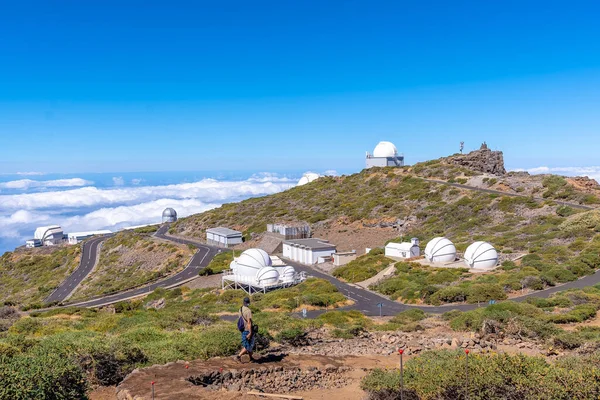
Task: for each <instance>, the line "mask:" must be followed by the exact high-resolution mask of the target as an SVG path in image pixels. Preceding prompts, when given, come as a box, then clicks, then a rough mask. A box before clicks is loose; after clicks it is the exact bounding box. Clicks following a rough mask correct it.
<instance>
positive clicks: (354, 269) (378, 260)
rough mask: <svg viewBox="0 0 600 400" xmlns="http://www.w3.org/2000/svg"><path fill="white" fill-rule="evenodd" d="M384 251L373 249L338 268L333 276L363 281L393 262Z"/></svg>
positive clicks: (352, 280)
mask: <svg viewBox="0 0 600 400" xmlns="http://www.w3.org/2000/svg"><path fill="white" fill-rule="evenodd" d="M382 253H383V250H382V249H373V250H371V252H369V253H367V254H365V255H363V256H360V257H358V258H357V259H355V260H353V261H350V262H349V263H348V264H346V265H343V266H341V267H338V268H336V269H335V270H334V271H333V276H335V277H337V278H341V279H344V280H345V281H348V282H362V281H364V280H366V279H369V278H371V277H373V276H375V275H377V274H378V273H379V272H381V271H383V270H384V269H386V268H387V267H388V266H389V265H390V263H391V262H392V260H390V259H389V258H387V257H385V256H384V255H383V254H382Z"/></svg>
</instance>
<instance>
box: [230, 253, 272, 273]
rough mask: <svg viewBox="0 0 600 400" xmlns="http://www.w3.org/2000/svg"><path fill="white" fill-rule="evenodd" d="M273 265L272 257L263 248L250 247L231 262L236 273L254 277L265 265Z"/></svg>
mask: <svg viewBox="0 0 600 400" xmlns="http://www.w3.org/2000/svg"><path fill="white" fill-rule="evenodd" d="M271 265H272V261H271V257H269V255H268V254H267V252H266V251H264V250H262V249H248V250H246V251H244V252H243V253H242V255H241V256H239V257H238V258H236V259H235V260H234V261H233V262H232V263H231V269H232V270H233V273H234V274H236V275H244V276H248V277H252V276H255V275H256V272H257V271H258V270H260V269H261V268H264V267H270V266H271Z"/></svg>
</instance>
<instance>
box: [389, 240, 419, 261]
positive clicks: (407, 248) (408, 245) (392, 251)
mask: <svg viewBox="0 0 600 400" xmlns="http://www.w3.org/2000/svg"><path fill="white" fill-rule="evenodd" d="M420 254H421V249H420V248H419V239H417V238H412V239H411V241H410V242H404V243H388V244H386V245H385V256H386V257H393V258H413V257H418V256H419V255H420Z"/></svg>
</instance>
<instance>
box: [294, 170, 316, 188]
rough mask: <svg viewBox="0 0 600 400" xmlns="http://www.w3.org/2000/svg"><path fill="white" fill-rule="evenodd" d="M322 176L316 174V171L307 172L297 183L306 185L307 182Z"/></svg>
mask: <svg viewBox="0 0 600 400" xmlns="http://www.w3.org/2000/svg"><path fill="white" fill-rule="evenodd" d="M320 177H321V175H319V174H315V173H314V172H305V173H304V175H302V178H300V180H299V181H298V183H297V184H296V186H302V185H306V184H307V183H310V182H312V181H314V180H317V179H319V178H320Z"/></svg>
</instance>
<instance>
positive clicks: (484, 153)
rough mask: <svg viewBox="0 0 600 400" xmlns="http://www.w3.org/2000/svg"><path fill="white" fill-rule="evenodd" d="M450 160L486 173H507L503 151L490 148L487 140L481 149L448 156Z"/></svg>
mask: <svg viewBox="0 0 600 400" xmlns="http://www.w3.org/2000/svg"><path fill="white" fill-rule="evenodd" d="M448 162H450V163H452V164H456V165H460V166H461V167H466V168H469V169H471V170H473V171H478V172H483V173H486V174H493V175H504V174H506V169H505V168H504V155H503V154H502V152H501V151H493V150H490V149H489V148H488V145H487V143H485V142H483V144H482V145H481V148H480V149H479V150H475V151H472V152H470V153H468V154H460V155H455V156H451V157H448Z"/></svg>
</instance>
